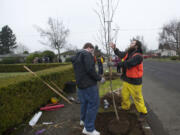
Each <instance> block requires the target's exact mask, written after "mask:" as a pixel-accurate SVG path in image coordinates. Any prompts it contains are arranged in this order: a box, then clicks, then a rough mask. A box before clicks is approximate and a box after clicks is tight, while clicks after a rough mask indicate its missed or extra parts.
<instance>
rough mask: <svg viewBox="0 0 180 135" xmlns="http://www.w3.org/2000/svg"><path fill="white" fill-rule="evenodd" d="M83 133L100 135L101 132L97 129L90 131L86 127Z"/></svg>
mask: <svg viewBox="0 0 180 135" xmlns="http://www.w3.org/2000/svg"><path fill="white" fill-rule="evenodd" d="M82 133H83V134H85V135H100V133H99V132H98V131H96V130H95V129H94V130H93V131H92V132H88V131H87V130H86V128H84V129H83V131H82Z"/></svg>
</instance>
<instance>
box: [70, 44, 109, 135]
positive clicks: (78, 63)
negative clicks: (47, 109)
mask: <svg viewBox="0 0 180 135" xmlns="http://www.w3.org/2000/svg"><path fill="white" fill-rule="evenodd" d="M93 51H94V46H93V45H92V44H91V43H86V44H85V45H84V47H83V50H81V51H79V52H78V53H77V54H76V56H75V57H73V58H72V63H73V67H74V72H75V78H76V83H77V87H78V97H79V100H80V103H81V116H80V119H81V120H80V125H82V126H83V125H84V126H85V127H84V129H83V131H82V133H84V134H86V135H100V133H99V132H98V131H96V130H95V126H94V124H95V119H96V114H97V112H98V107H99V92H98V87H97V81H100V82H101V83H104V82H105V79H104V78H101V77H100V76H99V75H98V74H97V73H96V70H95V62H94V58H93V55H92V53H93Z"/></svg>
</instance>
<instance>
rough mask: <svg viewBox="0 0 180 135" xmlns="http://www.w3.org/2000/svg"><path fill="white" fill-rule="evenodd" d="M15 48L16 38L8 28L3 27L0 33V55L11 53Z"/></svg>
mask: <svg viewBox="0 0 180 135" xmlns="http://www.w3.org/2000/svg"><path fill="white" fill-rule="evenodd" d="M16 47H17V46H16V36H15V34H13V31H12V30H11V28H10V27H9V26H7V25H6V26H4V27H3V28H2V30H1V31H0V54H8V53H11V52H12V50H13V49H15V48H16Z"/></svg>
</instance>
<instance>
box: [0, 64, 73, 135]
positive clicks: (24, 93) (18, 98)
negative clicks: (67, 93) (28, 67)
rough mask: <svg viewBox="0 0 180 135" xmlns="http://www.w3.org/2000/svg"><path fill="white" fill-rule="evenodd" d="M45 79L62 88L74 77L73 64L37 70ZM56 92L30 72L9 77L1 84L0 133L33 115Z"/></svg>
mask: <svg viewBox="0 0 180 135" xmlns="http://www.w3.org/2000/svg"><path fill="white" fill-rule="evenodd" d="M37 74H38V75H39V76H40V77H41V78H42V79H43V80H45V81H47V82H49V81H53V82H54V83H56V84H57V85H58V86H59V87H60V88H63V87H64V86H63V85H64V83H65V82H67V81H70V80H73V79H74V72H73V68H72V66H71V65H67V66H63V67H61V68H59V67H56V68H52V69H46V70H43V71H39V72H37ZM52 96H54V93H53V92H52V91H51V90H50V89H49V88H48V87H47V86H46V85H44V84H43V83H42V82H41V81H40V79H38V78H37V77H34V76H32V75H30V74H28V75H25V76H18V77H16V78H9V79H7V80H5V82H4V83H3V84H2V85H0V112H1V115H0V122H1V124H0V134H2V133H3V132H4V131H6V130H8V129H9V128H12V127H14V126H16V125H18V124H20V123H22V122H23V120H25V119H27V118H29V117H31V116H32V114H33V113H34V112H35V111H36V110H37V109H39V108H40V107H41V106H42V105H43V104H45V103H47V101H48V100H49V99H50V97H52Z"/></svg>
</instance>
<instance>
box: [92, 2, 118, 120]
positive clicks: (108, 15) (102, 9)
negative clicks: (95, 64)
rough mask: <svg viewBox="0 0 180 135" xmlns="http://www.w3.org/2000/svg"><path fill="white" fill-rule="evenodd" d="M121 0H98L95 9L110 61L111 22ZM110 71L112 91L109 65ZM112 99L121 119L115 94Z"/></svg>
mask: <svg viewBox="0 0 180 135" xmlns="http://www.w3.org/2000/svg"><path fill="white" fill-rule="evenodd" d="M119 1H120V0H106V1H105V0H98V2H97V6H98V9H97V10H95V13H96V14H97V15H98V17H99V20H100V25H101V29H100V31H99V34H100V36H99V37H100V40H101V41H100V42H101V43H102V46H103V47H104V48H105V50H106V53H107V56H108V61H111V58H110V55H111V51H112V50H111V49H110V46H109V43H110V42H112V36H111V33H112V28H111V23H112V21H113V18H114V15H115V12H116V9H117V7H118V5H119ZM109 71H110V89H111V92H112V91H113V90H112V68H111V67H110V66H109ZM112 99H113V106H114V110H115V114H116V118H117V120H119V116H118V112H117V108H116V104H115V99H114V95H113V94H112Z"/></svg>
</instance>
